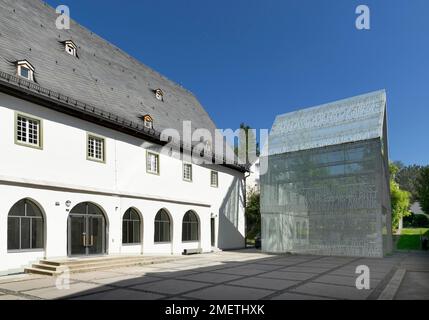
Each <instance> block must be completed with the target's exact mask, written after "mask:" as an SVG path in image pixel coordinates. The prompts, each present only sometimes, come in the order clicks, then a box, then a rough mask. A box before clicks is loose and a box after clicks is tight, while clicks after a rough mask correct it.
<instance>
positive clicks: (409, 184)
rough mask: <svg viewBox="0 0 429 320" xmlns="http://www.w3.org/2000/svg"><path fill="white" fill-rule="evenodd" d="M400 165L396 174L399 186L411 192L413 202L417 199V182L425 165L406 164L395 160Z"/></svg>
mask: <svg viewBox="0 0 429 320" xmlns="http://www.w3.org/2000/svg"><path fill="white" fill-rule="evenodd" d="M394 164H395V165H397V166H398V167H399V171H398V172H397V174H396V175H395V181H396V182H397V183H399V187H400V188H401V189H402V190H406V191H408V192H409V193H411V202H412V203H413V202H415V201H417V198H418V195H417V188H416V182H417V180H418V177H419V176H420V173H421V171H422V169H423V167H421V166H418V165H410V166H404V165H403V164H402V163H400V162H394Z"/></svg>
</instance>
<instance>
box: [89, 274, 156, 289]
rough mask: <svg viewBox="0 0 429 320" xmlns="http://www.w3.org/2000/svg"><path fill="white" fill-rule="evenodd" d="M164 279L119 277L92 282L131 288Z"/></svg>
mask: <svg viewBox="0 0 429 320" xmlns="http://www.w3.org/2000/svg"><path fill="white" fill-rule="evenodd" d="M160 280H163V278H157V277H152V276H146V275H144V276H138V277H136V276H126V275H124V276H119V277H113V278H103V279H98V280H92V281H91V282H95V283H99V284H108V285H111V286H115V287H131V286H135V285H139V284H143V283H148V282H154V281H160Z"/></svg>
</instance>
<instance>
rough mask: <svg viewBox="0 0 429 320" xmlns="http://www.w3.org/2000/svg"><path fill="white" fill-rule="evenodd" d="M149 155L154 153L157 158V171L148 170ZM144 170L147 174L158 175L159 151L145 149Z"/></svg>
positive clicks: (159, 168) (159, 169)
mask: <svg viewBox="0 0 429 320" xmlns="http://www.w3.org/2000/svg"><path fill="white" fill-rule="evenodd" d="M149 155H154V156H155V157H157V159H158V160H157V168H156V169H157V171H156V172H155V171H151V170H149ZM146 172H147V173H149V174H153V175H156V176H159V175H160V172H161V167H160V156H159V153H155V152H152V151H148V150H146Z"/></svg>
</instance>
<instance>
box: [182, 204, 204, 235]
mask: <svg viewBox="0 0 429 320" xmlns="http://www.w3.org/2000/svg"><path fill="white" fill-rule="evenodd" d="M187 214H193V215H194V216H195V218H196V221H190V222H189V221H185V217H186V215H187ZM185 225H186V226H189V228H190V234H189V235H192V226H194V227H195V225H196V228H197V232H196V234H197V239H191V240H189V239H188V240H186V239H183V238H184V235H185V233H184V232H183V231H184V227H185ZM200 241H201V234H200V219H199V217H198V215H197V213H196V212H194V211H193V210H188V211H186V212H185V214H184V215H183V218H182V243H191V242H200Z"/></svg>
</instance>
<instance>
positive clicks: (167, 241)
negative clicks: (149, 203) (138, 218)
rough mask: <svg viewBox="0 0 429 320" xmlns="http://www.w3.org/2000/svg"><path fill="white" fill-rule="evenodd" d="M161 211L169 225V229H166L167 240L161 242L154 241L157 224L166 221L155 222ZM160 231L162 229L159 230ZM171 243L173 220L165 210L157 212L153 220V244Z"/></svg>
mask: <svg viewBox="0 0 429 320" xmlns="http://www.w3.org/2000/svg"><path fill="white" fill-rule="evenodd" d="M162 211H164V212H165V214H166V215H167V217H168V224H169V228H168V237H169V240H163V241H157V240H156V236H157V234H156V230H157V222H158V223H167V221H162V220H157V219H156V217H157V216H158V214H160V213H162ZM160 229H162V228H160ZM172 242H173V219H172V217H171V215H170V213H169V212H168V211H167V210H165V209H160V210H158V211H157V213H156V214H155V218H154V219H153V243H154V244H155V245H156V244H167V243H172Z"/></svg>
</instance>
